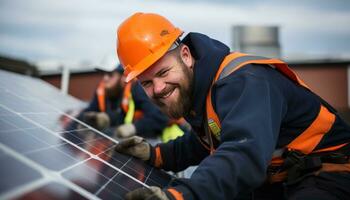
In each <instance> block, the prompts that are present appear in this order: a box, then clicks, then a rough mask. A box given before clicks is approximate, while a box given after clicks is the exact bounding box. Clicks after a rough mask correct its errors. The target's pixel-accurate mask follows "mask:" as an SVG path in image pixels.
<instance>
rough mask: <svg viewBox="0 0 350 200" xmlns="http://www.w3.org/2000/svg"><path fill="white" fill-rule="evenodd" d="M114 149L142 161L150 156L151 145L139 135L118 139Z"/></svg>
mask: <svg viewBox="0 0 350 200" xmlns="http://www.w3.org/2000/svg"><path fill="white" fill-rule="evenodd" d="M115 150H116V151H118V152H120V153H124V154H128V155H130V156H134V157H136V158H139V159H141V160H143V161H148V160H149V159H150V157H151V146H150V144H148V143H147V142H146V140H145V139H143V138H142V137H139V136H132V137H130V138H127V139H123V140H121V141H119V143H118V144H117V146H116V147H115Z"/></svg>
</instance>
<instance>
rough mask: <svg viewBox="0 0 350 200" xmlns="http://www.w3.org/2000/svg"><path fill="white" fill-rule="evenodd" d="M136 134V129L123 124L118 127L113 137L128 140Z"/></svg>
mask: <svg viewBox="0 0 350 200" xmlns="http://www.w3.org/2000/svg"><path fill="white" fill-rule="evenodd" d="M135 134H136V128H135V126H134V125H133V124H123V125H120V126H118V128H117V129H116V131H115V135H116V136H117V137H118V138H128V137H131V136H134V135H135Z"/></svg>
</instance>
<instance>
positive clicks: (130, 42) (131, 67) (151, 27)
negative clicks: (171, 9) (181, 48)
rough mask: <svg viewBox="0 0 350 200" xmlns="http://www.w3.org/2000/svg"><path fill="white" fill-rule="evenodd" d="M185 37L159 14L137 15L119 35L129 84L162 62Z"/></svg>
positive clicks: (127, 21)
mask: <svg viewBox="0 0 350 200" xmlns="http://www.w3.org/2000/svg"><path fill="white" fill-rule="evenodd" d="M182 33H183V31H182V30H180V29H179V28H176V27H175V26H174V25H173V24H172V23H171V22H170V21H168V20H167V19H166V18H164V17H162V16H160V15H158V14H153V13H135V14H133V15H132V16H131V17H129V18H127V19H126V20H125V21H124V22H123V23H122V24H121V25H120V26H119V28H118V31H117V53H118V57H119V61H120V63H121V64H122V66H124V69H125V74H126V76H127V77H126V82H129V81H130V80H132V79H134V78H135V77H137V76H138V75H139V74H141V73H142V72H144V71H145V70H146V69H147V68H149V67H150V66H151V65H152V64H153V63H155V62H156V61H157V60H158V59H159V58H161V57H162V56H163V55H164V54H165V53H166V52H167V51H168V50H169V48H170V47H171V46H172V44H173V43H174V42H175V41H176V40H177V39H178V38H179V37H180V36H181V34H182Z"/></svg>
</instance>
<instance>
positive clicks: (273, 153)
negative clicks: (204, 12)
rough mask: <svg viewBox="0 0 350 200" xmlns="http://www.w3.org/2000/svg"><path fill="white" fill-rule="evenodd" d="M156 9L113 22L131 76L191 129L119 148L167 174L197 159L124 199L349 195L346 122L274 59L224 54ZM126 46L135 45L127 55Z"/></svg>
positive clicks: (349, 138)
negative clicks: (184, 174) (182, 174)
mask: <svg viewBox="0 0 350 200" xmlns="http://www.w3.org/2000/svg"><path fill="white" fill-rule="evenodd" d="M181 34H182V31H181V30H180V29H178V28H176V27H174V26H173V25H172V24H171V23H170V22H169V21H168V20H167V19H165V18H164V17H162V16H160V15H157V14H147V13H136V14H134V15H132V16H131V17H129V18H128V19H126V20H125V21H124V22H123V23H122V24H121V25H120V26H119V28H118V33H117V37H118V42H117V51H118V57H119V60H120V62H121V63H122V64H123V66H125V69H126V74H127V78H126V81H130V80H132V79H134V78H136V77H137V79H138V80H139V81H140V83H141V84H142V86H143V88H144V90H145V91H146V93H147V95H148V96H149V97H150V98H151V99H152V100H153V101H154V102H155V103H156V104H157V105H158V106H159V107H160V108H161V110H162V111H163V112H165V113H167V114H168V115H169V116H171V117H173V118H178V117H181V116H184V117H185V119H186V120H187V121H188V122H189V123H190V124H191V125H192V129H193V132H192V133H191V134H185V135H184V136H183V137H181V138H178V139H176V140H174V141H171V142H169V143H167V144H159V145H157V146H155V147H152V146H150V145H149V144H147V143H146V142H145V141H144V140H143V139H142V138H140V137H133V138H129V139H127V140H125V141H123V142H120V143H119V144H118V145H117V147H116V150H117V151H120V152H124V153H127V154H130V155H133V156H135V157H138V158H140V159H142V160H145V161H148V162H149V163H151V164H153V165H154V166H156V167H160V168H163V169H165V170H172V171H179V170H183V169H185V168H187V167H188V166H191V165H196V164H199V166H198V168H197V169H196V171H195V172H194V173H193V174H192V176H191V178H190V179H177V180H176V181H174V182H173V183H172V185H171V186H169V187H168V188H163V189H161V188H158V187H151V189H146V188H140V189H137V190H135V191H132V192H130V193H129V194H128V195H127V198H130V199H148V198H149V199H164V200H165V199H234V198H236V197H238V196H239V194H243V193H250V192H253V195H252V197H254V199H285V198H286V199H350V189H349V185H350V173H349V172H350V163H349V155H350V150H349V147H350V127H349V126H348V125H347V124H346V123H345V122H344V121H343V120H342V119H341V117H340V116H339V115H338V114H337V113H336V111H335V110H334V109H333V108H332V107H331V106H330V105H329V104H328V103H327V102H325V101H324V100H322V99H321V98H320V97H319V96H317V95H316V94H315V93H313V92H312V91H311V90H310V89H309V88H307V86H306V85H305V84H304V83H303V82H302V81H301V80H300V79H299V78H298V77H297V76H296V75H295V74H294V73H293V71H291V70H290V69H289V68H288V66H287V65H286V64H285V63H284V62H283V61H280V60H278V59H268V58H263V57H257V56H250V55H246V54H241V53H238V52H233V53H230V49H229V48H228V47H227V46H226V45H225V44H223V43H221V42H219V41H217V40H214V39H211V38H209V37H208V36H206V35H203V34H199V33H189V34H188V35H187V36H186V37H185V38H184V39H183V40H182V41H181V42H179V40H178V39H179V37H180V36H181ZM129 49H134V50H135V51H133V53H132V54H130V51H128V50H129Z"/></svg>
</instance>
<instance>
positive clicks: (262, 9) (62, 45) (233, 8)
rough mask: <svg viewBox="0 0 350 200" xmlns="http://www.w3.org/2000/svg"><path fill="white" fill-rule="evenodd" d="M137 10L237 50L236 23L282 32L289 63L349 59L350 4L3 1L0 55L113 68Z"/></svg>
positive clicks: (46, 65) (330, 0)
mask: <svg viewBox="0 0 350 200" xmlns="http://www.w3.org/2000/svg"><path fill="white" fill-rule="evenodd" d="M135 12H154V13H158V14H161V15H163V16H165V17H167V18H168V19H169V20H170V21H172V22H173V23H174V24H175V25H176V26H177V27H180V28H181V29H182V30H184V31H185V34H186V33H188V32H201V33H204V34H207V35H208V36H210V37H213V38H215V39H218V40H220V41H222V42H224V43H225V44H227V45H229V46H230V47H233V41H232V27H233V26H235V25H259V26H261V25H262V26H264V25H266V26H279V27H280V36H279V39H280V44H281V47H282V57H283V58H285V59H306V58H322V59H334V58H339V59H347V60H350V1H349V0H307V1H305V0H294V1H282V0H280V1H276V0H265V1H261V0H250V1H246V0H204V1H203V0H202V1H200V0H173V1H170V0H168V1H167V0H59V1H53V0H51V1H50V0H0V55H5V56H9V57H14V58H19V59H24V60H27V61H29V62H30V63H33V64H35V65H37V66H39V68H40V69H41V70H54V69H57V68H58V67H59V66H67V67H69V68H72V69H84V68H86V69H88V68H89V67H90V68H91V67H93V66H107V67H108V66H114V65H115V64H116V63H117V62H118V59H117V56H116V50H115V48H116V30H117V28H118V25H119V24H120V23H121V22H122V21H123V20H124V19H126V18H127V17H129V16H130V15H132V14H133V13H135Z"/></svg>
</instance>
